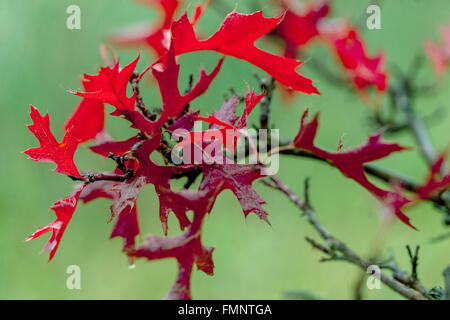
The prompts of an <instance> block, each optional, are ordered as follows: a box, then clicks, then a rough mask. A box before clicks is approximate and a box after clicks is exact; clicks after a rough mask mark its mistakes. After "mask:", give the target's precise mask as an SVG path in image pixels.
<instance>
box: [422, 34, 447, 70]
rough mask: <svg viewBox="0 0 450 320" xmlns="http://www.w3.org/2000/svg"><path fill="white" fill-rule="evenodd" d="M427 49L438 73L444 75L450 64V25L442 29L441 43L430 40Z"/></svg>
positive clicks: (426, 44)
mask: <svg viewBox="0 0 450 320" xmlns="http://www.w3.org/2000/svg"><path fill="white" fill-rule="evenodd" d="M425 50H426V52H427V54H428V56H429V57H430V59H431V62H432V64H433V67H434V70H435V72H436V74H437V75H439V76H442V75H444V73H445V71H446V69H447V68H448V67H449V65H450V25H448V26H445V27H443V28H442V29H441V43H439V44H438V43H435V42H433V41H428V42H426V43H425Z"/></svg>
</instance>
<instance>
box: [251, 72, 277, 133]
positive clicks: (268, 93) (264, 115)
mask: <svg viewBox="0 0 450 320" xmlns="http://www.w3.org/2000/svg"><path fill="white" fill-rule="evenodd" d="M254 76H255V78H256V80H257V81H258V83H259V86H260V87H261V89H262V91H263V92H264V93H265V95H264V97H263V98H262V99H261V102H260V105H261V116H260V125H261V129H267V128H268V124H269V111H270V108H269V107H270V103H271V102H272V96H273V91H274V90H275V78H273V77H272V78H271V79H270V80H268V79H267V78H262V77H260V76H259V75H258V74H257V73H256V72H255V73H254Z"/></svg>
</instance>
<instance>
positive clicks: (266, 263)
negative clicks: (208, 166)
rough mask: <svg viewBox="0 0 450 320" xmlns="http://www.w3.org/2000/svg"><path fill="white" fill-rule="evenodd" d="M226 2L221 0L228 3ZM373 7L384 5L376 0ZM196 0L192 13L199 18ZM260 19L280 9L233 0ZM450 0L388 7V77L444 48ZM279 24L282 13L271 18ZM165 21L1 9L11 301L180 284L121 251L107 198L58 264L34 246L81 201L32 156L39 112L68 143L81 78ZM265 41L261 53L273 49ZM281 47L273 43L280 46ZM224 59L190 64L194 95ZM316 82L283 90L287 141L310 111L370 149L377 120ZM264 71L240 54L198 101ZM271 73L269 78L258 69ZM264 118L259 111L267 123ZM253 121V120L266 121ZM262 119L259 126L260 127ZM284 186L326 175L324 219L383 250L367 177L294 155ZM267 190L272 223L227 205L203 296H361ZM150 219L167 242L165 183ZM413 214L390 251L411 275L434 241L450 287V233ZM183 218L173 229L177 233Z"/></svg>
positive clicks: (213, 233) (6, 261) (5, 251)
mask: <svg viewBox="0 0 450 320" xmlns="http://www.w3.org/2000/svg"><path fill="white" fill-rule="evenodd" d="M214 1H215V0H213V2H214ZM372 2H373V1H372ZM74 3H75V4H77V5H79V6H80V8H81V19H82V22H81V30H68V29H67V28H66V24H65V21H66V18H67V16H68V15H67V14H66V8H67V6H69V5H70V4H74ZM194 3H195V2H192V3H191V4H190V6H189V9H192V7H193V4H194ZM235 5H236V7H237V9H238V11H241V12H242V11H243V12H251V11H253V9H255V8H256V7H257V6H259V7H261V8H269V6H268V5H267V4H266V1H256V0H255V1H229V6H230V8H233V7H234V6H235ZM367 5H368V1H361V0H336V1H335V6H336V12H337V14H341V15H344V16H347V17H349V18H351V19H352V21H354V22H358V21H360V20H361V18H362V17H364V16H365V10H366V8H367ZM449 9H450V2H449V1H448V0H435V1H433V2H430V1H424V0H422V1H415V0H398V1H383V5H382V29H381V30H373V31H369V30H366V29H365V28H364V30H363V36H364V38H365V39H366V41H367V43H368V46H369V48H370V52H374V51H376V50H378V49H381V50H383V51H384V52H385V53H386V54H387V57H388V61H387V63H388V67H389V68H390V69H391V70H394V69H392V67H393V66H398V67H399V68H401V69H405V68H408V67H409V65H410V64H411V62H412V61H413V59H414V56H415V55H416V53H418V52H423V43H424V40H425V39H429V38H437V35H438V33H437V29H438V27H439V26H440V25H442V24H444V23H445V22H448V21H450V16H449V12H450V10H449ZM267 11H268V12H267V13H266V15H268V14H270V13H271V12H270V10H267ZM155 17H156V12H155V11H152V10H148V9H147V8H145V7H143V6H141V5H139V4H136V3H134V2H133V1H130V0H116V1H108V0H96V1H91V0H77V1H73V0H71V1H68V0H59V1H44V0H36V1H26V0H3V1H1V3H0V70H1V73H2V80H1V86H0V106H1V107H0V122H1V126H0V130H1V134H0V139H1V145H2V154H3V162H2V163H3V165H2V168H1V170H0V179H1V181H2V183H1V185H0V211H1V214H0V298H2V299H94V298H97V299H148V298H150V299H159V298H162V297H163V296H164V295H165V293H166V292H167V291H168V289H169V288H170V286H171V285H172V281H173V278H174V276H175V272H176V265H175V263H176V262H175V261H172V260H164V261H156V262H150V263H149V262H146V261H137V263H136V268H135V269H134V270H130V269H129V268H128V262H127V259H126V257H125V256H124V254H123V253H121V240H120V239H114V240H108V238H109V233H110V230H111V225H107V224H106V221H107V218H108V216H109V205H110V203H109V202H108V201H107V200H98V201H95V202H93V203H90V204H88V205H82V204H81V205H79V207H78V209H77V211H76V213H75V214H74V216H73V219H72V221H71V223H70V226H69V228H68V229H67V231H66V233H65V235H64V239H63V241H62V243H61V246H60V248H59V250H58V252H57V254H56V256H55V259H54V260H53V261H52V262H51V263H49V264H48V263H47V254H38V252H39V251H40V250H41V248H42V247H43V244H44V241H45V240H44V239H39V240H35V241H33V242H31V243H25V242H24V239H25V238H26V237H27V236H28V235H29V234H30V233H32V232H33V231H34V230H35V228H34V226H35V225H38V226H43V225H45V224H47V223H48V222H50V221H53V217H54V214H53V212H51V211H50V210H49V207H50V205H51V204H52V203H53V202H54V201H56V200H58V199H61V198H63V197H64V196H65V195H67V194H68V193H69V192H70V190H71V188H72V185H73V183H71V182H70V181H69V180H68V179H67V178H66V177H64V176H61V175H59V174H56V173H54V172H52V171H51V169H52V168H53V165H52V164H42V163H40V164H38V163H34V162H31V161H29V160H27V159H26V156H25V155H24V154H21V152H22V151H23V150H25V149H27V148H29V147H30V146H35V145H36V143H37V141H36V140H35V138H34V137H33V136H32V135H31V134H30V133H29V132H28V130H27V128H26V126H25V125H26V124H28V123H30V119H29V116H28V113H29V107H28V105H29V104H30V103H31V104H33V105H34V106H36V107H38V108H39V110H40V111H41V112H42V113H44V112H46V111H47V110H48V112H49V114H50V119H51V127H52V130H53V131H54V133H55V135H56V136H57V137H58V138H61V137H62V135H63V130H62V124H63V123H64V120H65V119H66V118H67V117H68V116H69V114H70V113H71V111H72V110H73V108H74V107H75V106H76V104H77V103H78V101H79V98H78V97H75V96H72V95H71V94H69V93H67V92H66V90H68V89H78V88H79V87H80V83H79V81H78V78H79V77H80V76H81V75H82V74H83V73H84V72H86V73H94V72H95V71H96V69H97V68H98V67H99V65H100V64H101V59H100V56H99V53H98V52H99V50H98V48H99V44H100V43H101V42H102V41H105V38H106V36H107V35H108V34H109V33H111V32H112V31H113V30H115V29H117V28H119V27H122V26H126V25H129V24H130V23H134V22H140V21H150V20H151V19H155ZM223 18H224V13H222V12H219V11H217V10H214V9H213V8H210V9H209V10H208V11H207V13H206V15H205V16H204V17H203V18H202V19H201V20H200V22H199V28H201V29H202V30H204V33H205V34H209V33H210V32H213V31H214V30H215V29H216V28H217V27H218V26H219V25H220V22H221V21H222V19H223ZM261 44H262V45H265V44H264V43H260V45H261ZM269 47H270V44H269ZM321 47H322V45H318V46H317V48H314V49H312V50H311V51H309V54H308V56H309V59H315V60H317V61H321V62H323V63H326V64H327V65H329V66H330V67H331V68H333V69H336V70H339V69H337V67H336V63H335V62H334V59H333V58H332V57H331V56H330V55H329V54H327V53H326V51H325V50H323V47H322V48H321ZM118 54H119V56H120V60H121V62H122V63H128V62H129V61H131V59H133V58H134V57H136V55H137V54H138V52H136V51H132V50H128V51H123V50H118ZM151 59H152V58H151V56H150V55H149V54H148V53H147V52H145V51H144V52H143V55H142V58H141V60H140V63H139V65H138V70H142V69H143V68H144V67H145V65H146V63H148V62H150V61H151ZM217 59H218V55H217V54H214V53H193V54H188V55H186V56H183V57H182V58H181V60H180V63H181V70H182V71H181V77H180V79H181V81H180V86H181V87H184V86H185V85H186V84H187V81H188V75H189V74H190V73H193V74H194V75H195V76H197V75H198V72H199V68H200V66H202V65H203V66H205V67H206V69H207V70H211V68H212V67H213V65H214V64H215V62H216V61H217ZM301 70H302V73H304V74H305V75H307V76H309V77H311V78H313V79H320V80H321V81H318V82H317V85H318V88H319V90H320V91H321V93H322V95H321V96H304V95H302V96H298V97H297V98H296V99H295V101H290V102H287V101H284V100H283V99H282V98H281V97H280V94H279V92H278V93H277V94H276V96H275V99H274V102H273V104H272V111H271V118H270V123H271V124H273V125H274V127H276V128H280V134H281V136H282V137H287V138H290V137H293V135H294V134H295V133H296V131H297V130H298V125H299V118H300V115H301V113H302V111H303V110H304V108H305V107H309V108H310V109H312V110H313V111H316V110H320V111H321V123H322V126H321V129H320V131H319V135H318V139H319V143H320V144H321V145H323V146H325V147H327V148H330V149H335V148H336V147H337V144H338V141H339V139H340V138H341V136H342V135H343V134H344V143H345V144H344V146H346V147H347V146H352V145H356V144H359V143H361V142H362V141H364V140H365V139H366V136H367V134H369V133H370V132H372V131H373V130H374V127H372V125H371V124H370V122H369V120H368V115H369V113H368V110H367V109H366V107H365V106H364V105H363V103H362V102H361V101H360V100H359V99H358V98H357V97H356V96H355V95H353V94H350V93H349V92H348V91H346V90H343V89H341V88H339V87H335V86H332V85H330V84H329V83H328V82H327V81H325V79H323V78H322V77H321V76H320V75H318V74H316V73H315V72H314V71H313V69H312V68H310V67H308V63H305V64H304V66H303V67H301ZM253 71H255V68H254V67H253V66H250V65H249V64H247V63H245V62H243V61H239V60H236V59H233V58H227V59H226V61H225V66H224V68H223V69H222V72H221V73H220V74H219V76H218V78H217V79H216V80H215V82H214V83H213V85H212V87H211V89H210V90H209V91H208V93H207V94H205V95H204V96H202V97H201V98H200V99H198V100H197V101H196V103H194V107H196V108H200V109H201V110H202V114H207V113H209V112H211V111H212V110H213V109H217V108H218V107H219V106H220V105H221V103H222V100H223V99H222V96H223V93H224V92H227V91H228V88H229V87H231V86H232V87H233V88H235V89H236V90H237V91H238V92H240V93H244V92H245V91H246V90H247V86H246V83H248V84H249V85H250V87H255V86H256V82H255V80H254V79H253V76H252V72H253ZM258 72H260V74H262V71H258ZM432 77H433V75H432V73H431V67H430V65H429V64H428V62H427V65H426V66H425V67H424V70H422V72H421V73H420V79H423V80H424V82H427V80H430V79H432ZM441 86H442V88H441V90H440V91H439V93H438V94H433V95H431V96H426V97H423V98H421V99H420V100H418V101H417V105H416V108H417V111H418V112H419V113H420V114H423V115H426V114H431V113H432V112H433V110H435V109H436V108H437V107H439V106H441V107H443V108H444V109H445V110H446V111H447V113H448V111H449V110H450V109H449V106H448V103H449V101H450V90H448V88H449V81H448V79H444V80H442V83H441ZM143 91H144V98H145V101H146V103H147V105H150V106H152V105H158V104H159V103H160V98H159V91H158V88H157V86H156V85H155V83H154V82H153V81H147V83H146V84H145V85H144V86H143ZM256 113H258V112H255V115H253V116H258V115H257V114H256ZM255 121H256V120H255V118H253V122H255ZM251 123H252V121H250V124H251ZM449 126H450V117H449V116H448V114H447V115H446V116H445V117H441V119H438V121H435V122H434V123H432V124H430V132H431V136H432V139H433V142H434V144H435V146H436V148H438V149H442V148H444V147H445V146H447V145H448V141H449V138H450V136H449V130H448V128H449ZM108 130H109V131H110V133H111V135H112V136H113V137H114V138H116V139H122V138H125V137H127V134H128V133H129V130H130V129H129V128H128V124H127V123H126V122H125V121H122V120H121V119H111V117H109V118H108ZM388 138H389V139H390V140H396V141H400V142H401V143H403V144H405V145H414V141H413V140H412V138H411V137H410V136H408V135H407V134H405V133H402V134H398V135H393V136H389V137H388ZM81 149H84V150H81V151H78V152H77V154H76V163H77V164H78V167H79V168H80V169H82V170H83V169H98V170H107V169H111V168H112V166H113V163H112V162H111V161H107V160H102V159H98V157H96V156H94V155H91V154H90V153H89V152H88V150H87V149H86V148H81ZM380 165H383V166H386V167H389V168H391V169H393V170H397V171H398V172H400V173H402V174H405V175H408V176H411V177H414V178H417V179H421V178H423V177H424V175H425V174H426V166H425V165H424V162H423V161H422V159H421V158H420V155H419V154H418V152H417V151H415V150H413V151H411V152H405V153H401V154H395V155H393V156H391V157H389V159H385V160H383V161H380ZM279 175H280V177H281V178H282V179H283V180H284V181H285V182H286V184H287V185H289V186H291V187H292V189H293V190H294V191H296V192H298V193H300V192H302V183H301V181H302V179H303V178H304V177H305V176H306V175H310V176H311V177H312V181H311V182H312V188H311V191H312V203H313V204H314V205H315V207H316V210H317V212H318V214H319V216H320V218H321V219H322V222H323V224H324V225H325V226H327V228H328V229H329V230H330V231H332V232H333V233H334V234H335V235H336V236H338V237H340V238H341V239H342V240H345V241H347V242H348V244H349V245H350V246H352V247H353V249H354V250H355V251H356V252H358V253H360V254H362V255H363V256H364V255H365V254H367V253H369V252H370V249H371V242H372V240H373V239H374V237H375V236H376V234H377V230H378V228H379V225H380V221H379V220H380V219H379V211H380V210H379V208H378V207H377V203H376V201H375V200H374V199H373V198H372V196H371V195H370V194H369V193H367V192H366V191H365V190H364V189H362V188H361V187H359V186H358V185H357V184H355V183H354V182H353V181H350V180H348V179H346V178H344V177H342V176H341V175H340V173H339V172H338V171H337V170H335V169H333V168H331V167H329V166H326V165H323V164H322V163H318V162H315V161H313V160H308V159H294V158H282V159H281V165H280V173H279ZM256 189H257V191H258V192H260V193H261V195H263V197H264V199H265V200H266V201H267V206H266V208H267V211H268V212H269V213H270V221H271V223H272V227H269V226H267V225H266V224H265V223H263V222H262V221H259V219H258V218H257V217H256V215H253V214H251V215H249V217H248V218H247V219H244V216H243V214H242V211H241V209H240V207H239V204H238V202H237V200H236V199H235V198H234V197H233V196H232V195H231V193H226V192H225V193H224V194H223V195H222V196H220V197H219V198H218V201H217V203H216V205H215V207H214V209H213V212H212V214H211V215H210V216H209V217H207V219H206V221H205V227H204V230H205V231H204V243H205V244H206V245H210V246H214V247H215V248H216V250H215V251H214V260H215V264H216V268H215V275H214V276H213V277H209V276H207V275H205V274H203V273H202V272H194V275H193V283H192V287H193V289H192V291H193V296H194V298H200V299H201V298H203V299H208V298H216V299H280V298H283V297H285V293H286V292H289V291H291V290H294V291H295V290H306V291H308V292H312V293H313V294H314V295H317V296H320V297H324V298H331V299H333V298H334V299H345V298H352V297H353V296H352V294H353V286H354V283H355V280H356V279H357V278H358V277H359V276H360V271H359V270H358V269H356V267H354V266H351V265H348V264H345V263H337V262H334V263H319V262H318V259H319V258H320V253H319V252H316V251H314V250H312V249H311V248H310V247H309V245H308V244H307V243H306V242H305V240H304V237H305V236H306V235H309V236H313V237H314V236H315V231H314V230H313V229H312V228H311V227H310V226H309V225H308V223H307V222H306V221H305V220H304V219H302V218H301V217H299V212H298V210H297V208H296V207H294V206H293V205H292V204H291V203H289V201H287V199H286V198H284V197H283V196H281V195H280V194H279V193H278V192H275V191H272V190H270V189H267V188H266V187H264V186H263V185H262V184H260V183H256ZM138 206H139V211H140V216H139V219H140V221H141V226H142V234H143V235H144V236H145V234H147V233H150V232H151V233H156V234H161V226H160V222H159V221H158V203H157V198H156V196H155V194H154V190H153V189H152V187H148V188H144V189H143V190H142V193H141V196H140V198H139V203H138ZM408 214H409V215H410V216H411V217H412V221H413V223H414V224H415V225H416V226H417V227H418V228H419V230H420V231H418V232H417V231H414V230H412V229H410V228H408V227H407V226H405V225H404V224H401V223H400V222H398V221H396V222H395V224H394V225H393V226H392V228H391V229H390V230H389V232H387V235H386V239H385V241H384V246H385V247H386V248H391V249H392V250H393V252H394V254H395V255H396V258H397V260H398V261H399V263H400V265H401V266H402V267H404V268H405V269H408V268H409V265H408V255H407V252H406V250H405V245H406V244H411V245H420V246H421V248H422V249H421V256H420V261H419V277H420V279H421V280H422V282H423V283H424V284H426V285H428V286H429V287H433V286H435V285H441V286H442V285H443V278H442V270H443V269H444V268H445V267H446V265H448V263H449V262H450V261H449V260H450V259H449V251H450V250H449V249H450V242H449V240H448V239H447V240H446V241H441V242H439V243H433V244H431V243H430V242H429V239H430V238H432V237H435V236H437V235H439V234H442V233H443V232H444V231H445V228H444V225H443V224H442V221H441V220H442V215H441V213H439V212H437V211H435V210H434V209H433V208H432V206H431V205H421V206H419V207H417V208H414V209H413V210H411V211H409V212H408ZM171 218H172V220H170V221H169V227H170V226H171V227H172V229H171V232H172V233H175V232H176V231H177V230H176V229H177V223H176V221H174V219H173V217H171ZM72 264H76V265H79V266H80V267H81V276H82V288H81V290H73V291H71V290H68V289H66V278H67V276H68V275H67V274H66V273H65V271H66V268H67V266H69V265H72ZM365 295H366V297H367V298H370V299H396V298H399V296H398V295H397V294H396V293H394V292H392V291H391V290H390V289H389V288H387V287H386V286H382V289H381V290H373V291H368V292H365Z"/></svg>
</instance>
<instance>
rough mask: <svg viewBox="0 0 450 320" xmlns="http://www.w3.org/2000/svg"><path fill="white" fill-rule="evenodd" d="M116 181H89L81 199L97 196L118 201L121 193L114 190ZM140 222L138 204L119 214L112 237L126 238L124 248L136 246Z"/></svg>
mask: <svg viewBox="0 0 450 320" xmlns="http://www.w3.org/2000/svg"><path fill="white" fill-rule="evenodd" d="M115 185H117V182H116V181H94V182H91V183H89V184H88V185H87V186H86V187H85V188H84V189H83V191H82V193H81V195H80V199H81V200H83V202H85V203H87V202H90V201H92V200H95V199H97V198H106V199H112V200H114V201H116V200H117V199H118V198H119V196H120V195H119V193H118V192H117V191H115V190H114V186H115ZM139 232H140V231H139V223H138V218H137V208H136V205H133V206H132V209H131V210H126V211H125V212H123V214H122V213H121V214H119V216H118V217H117V221H116V223H115V224H114V228H113V230H112V232H111V236H110V238H114V237H122V238H123V239H124V250H128V249H129V248H132V247H134V244H135V238H136V236H137V235H138V234H139Z"/></svg>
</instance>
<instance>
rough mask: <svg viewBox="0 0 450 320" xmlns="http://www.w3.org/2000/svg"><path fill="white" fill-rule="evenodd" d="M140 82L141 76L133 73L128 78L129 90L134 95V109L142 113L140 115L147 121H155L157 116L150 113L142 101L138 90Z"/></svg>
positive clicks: (154, 113)
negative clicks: (131, 90)
mask: <svg viewBox="0 0 450 320" xmlns="http://www.w3.org/2000/svg"><path fill="white" fill-rule="evenodd" d="M140 80H141V76H140V75H139V74H138V73H136V72H134V73H133V74H132V75H131V77H130V83H131V88H132V89H133V92H134V93H135V94H136V107H137V108H138V109H139V110H140V111H141V112H142V114H143V115H144V116H145V117H146V118H147V119H149V120H151V121H155V120H156V118H157V116H158V114H157V113H156V112H152V111H150V110H149V109H148V108H147V106H146V105H145V103H144V100H143V99H142V96H141V92H140V89H139V81H140Z"/></svg>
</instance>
